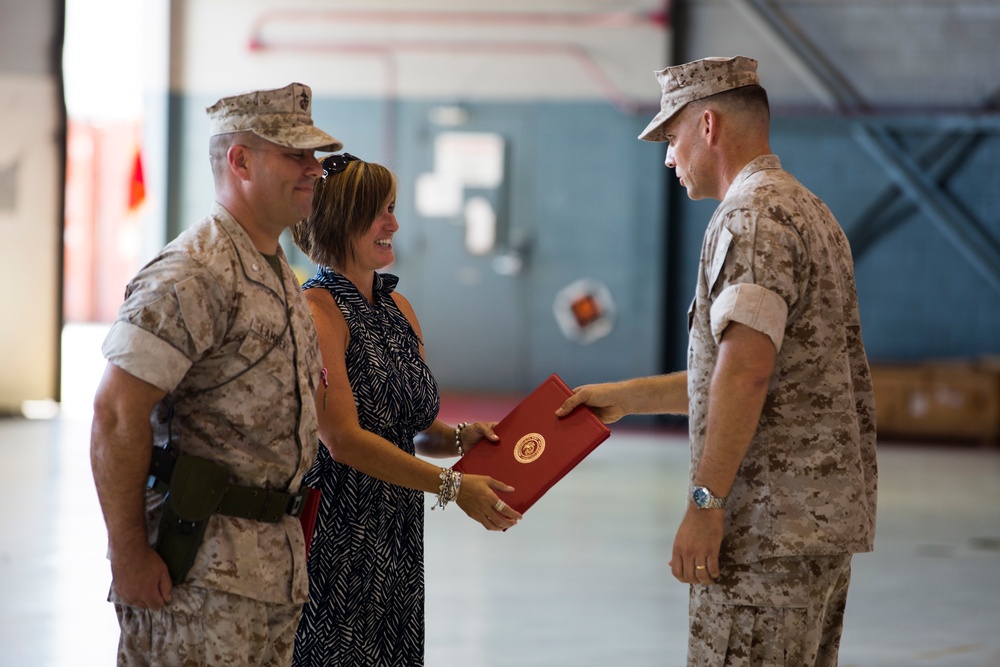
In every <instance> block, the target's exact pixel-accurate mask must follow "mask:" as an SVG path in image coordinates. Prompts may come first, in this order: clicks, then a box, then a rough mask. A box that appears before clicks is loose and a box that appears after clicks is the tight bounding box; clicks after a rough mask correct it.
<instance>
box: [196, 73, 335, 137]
mask: <svg viewBox="0 0 1000 667" xmlns="http://www.w3.org/2000/svg"><path fill="white" fill-rule="evenodd" d="M205 112H206V113H207V114H208V123H209V133H210V134H211V135H213V136H214V135H216V134H227V133H229V132H253V133H254V134H256V135H257V136H258V137H261V138H262V139H267V140H268V141H270V142H272V143H275V144H278V145H279V146H285V147H286V148H298V149H312V150H317V151H323V152H331V153H332V152H334V151H339V150H340V149H342V148H343V147H344V144H343V143H342V142H340V141H339V140H337V139H334V138H333V137H331V136H330V135H329V134H327V133H326V132H324V131H323V130H321V129H319V128H318V127H316V126H314V125H313V120H312V90H310V88H309V86H307V85H305V84H302V83H290V84H288V85H287V86H285V87H284V88H276V89H274V90H255V91H253V92H249V93H243V94H242V95H234V96H232V97H223V98H222V99H221V100H219V101H218V102H216V103H215V104H213V105H212V106H210V107H208V108H207V109H205Z"/></svg>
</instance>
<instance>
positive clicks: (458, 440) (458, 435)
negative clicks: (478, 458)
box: [455, 422, 469, 456]
mask: <svg viewBox="0 0 1000 667" xmlns="http://www.w3.org/2000/svg"><path fill="white" fill-rule="evenodd" d="M468 425H469V422H462V423H460V424H459V425H458V426H456V427H455V449H457V450H458V455H459V456H465V449H463V448H462V429H463V428H465V427H466V426H468Z"/></svg>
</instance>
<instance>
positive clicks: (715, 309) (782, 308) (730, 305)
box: [710, 283, 788, 351]
mask: <svg viewBox="0 0 1000 667" xmlns="http://www.w3.org/2000/svg"><path fill="white" fill-rule="evenodd" d="M710 317H711V322H712V336H713V337H714V338H715V342H716V343H719V342H720V341H721V340H722V332H724V331H725V330H726V327H728V326H729V324H730V322H739V323H740V324H743V325H746V326H748V327H750V328H751V329H754V330H755V331H759V332H761V333H763V334H765V335H766V336H768V337H769V338H770V339H771V342H773V343H774V349H775V351H780V350H781V343H782V341H783V340H784V337H785V322H786V321H787V319H788V305H787V304H786V303H785V300H784V299H782V298H781V296H780V295H778V294H777V293H776V292H772V291H771V290H769V289H767V288H766V287H761V286H760V285H754V284H752V283H741V284H739V285H730V286H729V287H727V288H725V289H724V290H723V291H722V292H721V293H720V294H719V296H718V298H716V299H715V302H714V303H712V309H711V315H710Z"/></svg>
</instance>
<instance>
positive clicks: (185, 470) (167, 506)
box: [155, 455, 229, 585]
mask: <svg viewBox="0 0 1000 667" xmlns="http://www.w3.org/2000/svg"><path fill="white" fill-rule="evenodd" d="M228 486H229V471H228V470H226V468H225V466H222V465H220V464H218V463H216V462H214V461H209V460H208V459H202V458H197V457H194V456H186V455H185V456H179V457H178V458H177V460H176V462H175V463H174V466H173V473H172V474H171V477H170V486H169V489H168V490H167V494H166V498H165V499H164V502H163V515H162V516H161V517H160V527H159V533H158V535H157V538H156V545H155V548H156V552H157V553H158V554H160V557H161V558H162V559H163V561H164V562H165V563H166V564H167V569H168V570H169V571H170V580H171V581H172V582H173V583H174V584H175V585H176V584H180V583H181V582H183V581H184V578H185V577H186V576H187V573H188V571H189V570H190V569H191V565H192V564H194V559H195V556H196V555H197V553H198V548H199V547H200V546H201V542H202V540H203V539H204V537H205V528H207V526H208V520H209V517H211V516H212V514H213V513H214V512H215V511H216V510H217V508H218V507H219V504H220V503H221V502H222V498H223V496H224V495H225V493H226V489H227V488H228Z"/></svg>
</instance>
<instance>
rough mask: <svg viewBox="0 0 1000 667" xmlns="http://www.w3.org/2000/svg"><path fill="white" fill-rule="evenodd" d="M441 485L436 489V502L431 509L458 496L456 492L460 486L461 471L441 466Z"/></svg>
mask: <svg viewBox="0 0 1000 667" xmlns="http://www.w3.org/2000/svg"><path fill="white" fill-rule="evenodd" d="M439 477H440V479H441V487H440V488H439V489H438V497H437V502H436V503H434V505H433V506H432V507H431V509H432V510H435V509H437V508H438V507H440V508H441V509H442V510H443V509H444V507H445V505H447V504H448V503H450V502H451V501H453V500H456V499H457V498H458V492H459V490H461V488H462V473H460V472H459V471H457V470H453V469H451V468H441V474H440V475H439Z"/></svg>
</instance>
